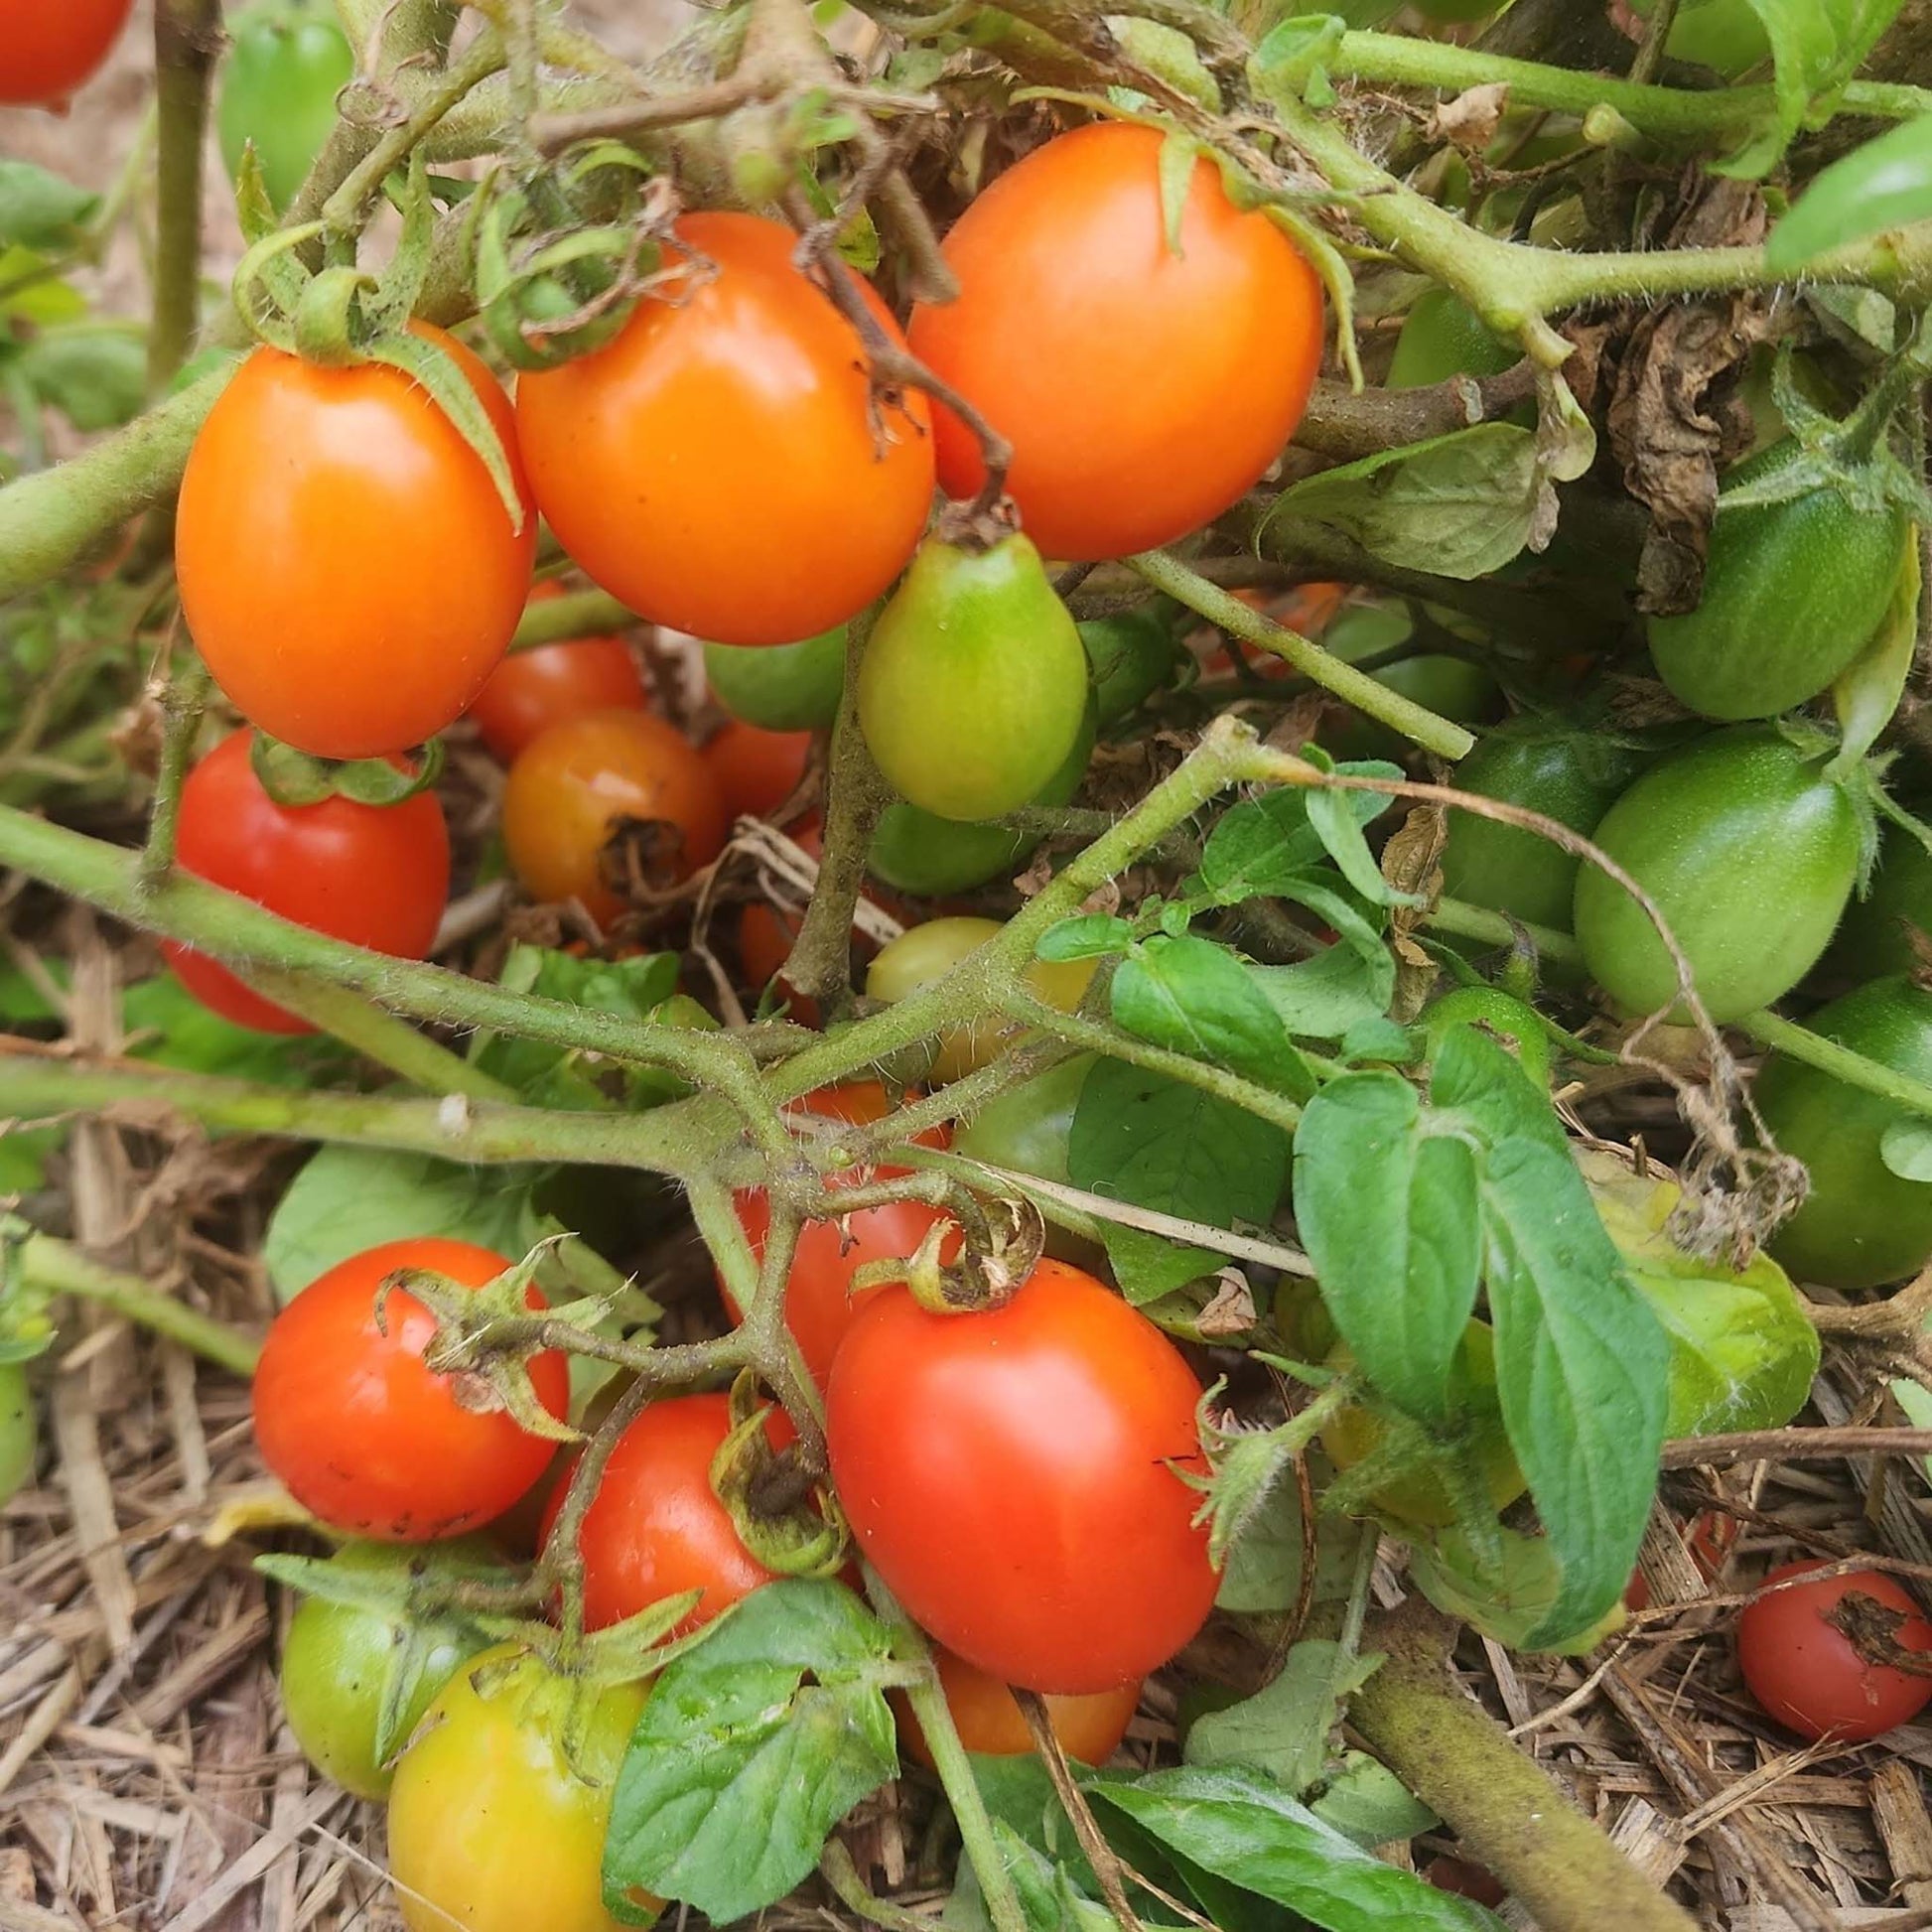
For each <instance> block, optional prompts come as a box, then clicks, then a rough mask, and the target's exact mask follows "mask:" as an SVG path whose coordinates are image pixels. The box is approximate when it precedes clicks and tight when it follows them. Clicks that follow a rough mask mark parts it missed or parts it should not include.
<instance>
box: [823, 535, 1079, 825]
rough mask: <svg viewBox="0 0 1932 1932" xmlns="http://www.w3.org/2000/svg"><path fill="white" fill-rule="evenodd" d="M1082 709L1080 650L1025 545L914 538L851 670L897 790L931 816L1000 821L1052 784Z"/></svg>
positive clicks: (876, 752)
mask: <svg viewBox="0 0 1932 1932" xmlns="http://www.w3.org/2000/svg"><path fill="white" fill-rule="evenodd" d="M1086 712H1087V653H1086V650H1085V647H1084V646H1083V645H1082V644H1081V642H1080V633H1079V631H1078V630H1077V629H1076V628H1075V627H1074V623H1073V620H1072V618H1071V617H1070V616H1068V614H1067V609H1066V606H1065V605H1063V604H1062V603H1061V602H1060V601H1059V599H1058V598H1057V597H1055V596H1054V595H1053V587H1052V585H1051V584H1050V583H1048V582H1047V580H1046V572H1045V569H1044V567H1043V566H1042V565H1041V563H1040V561H1039V552H1038V551H1037V550H1035V548H1034V546H1033V544H1032V543H1031V542H1030V541H1029V540H1028V539H1027V538H1026V537H1023V536H1010V537H1007V538H1004V539H1003V540H1002V541H1001V542H999V543H996V544H995V545H994V546H993V547H992V549H990V550H986V551H981V552H977V553H976V552H973V551H969V550H964V549H961V548H960V547H959V546H957V545H955V544H950V543H942V542H940V541H938V540H937V539H936V538H928V539H927V540H926V542H924V543H923V544H921V545H920V547H919V552H918V554H917V556H915V557H914V558H913V559H912V564H911V568H910V569H908V570H907V571H906V573H905V576H904V579H903V580H902V581H901V583H900V584H899V587H898V589H897V591H895V592H894V593H893V596H892V599H891V601H890V602H889V603H888V604H887V606H886V608H885V610H883V611H882V612H881V613H880V614H879V621H878V622H877V623H876V624H875V625H874V626H873V632H872V637H871V640H870V641H869V643H868V644H867V646H866V657H865V663H864V665H863V667H862V668H861V670H860V673H859V724H860V728H861V730H863V731H864V733H865V737H866V743H867V745H869V746H870V747H871V748H872V755H873V758H874V759H876V760H877V761H878V764H879V768H880V770H881V771H882V772H884V773H885V776H886V780H887V782H888V783H889V784H891V785H892V787H893V788H894V790H896V791H897V793H898V795H899V796H900V797H901V798H903V799H904V800H905V801H906V803H907V804H909V805H918V806H921V807H923V809H925V810H926V811H929V812H932V813H934V814H935V815H936V816H938V817H940V818H950V819H958V820H962V821H964V822H966V823H969V824H972V823H978V822H980V821H982V820H985V819H989V818H1001V817H1003V816H1005V814H1006V813H1008V812H1011V811H1017V810H1018V809H1019V808H1020V807H1021V806H1022V805H1024V804H1026V803H1027V801H1028V800H1029V799H1031V798H1034V797H1035V796H1036V795H1037V794H1038V793H1039V791H1040V790H1041V788H1042V787H1043V786H1045V785H1047V784H1049V783H1051V781H1052V779H1053V776H1054V774H1055V773H1056V772H1057V771H1058V770H1059V769H1060V767H1061V766H1062V765H1063V764H1064V763H1065V762H1066V759H1067V755H1068V754H1069V753H1070V752H1071V751H1072V749H1073V746H1074V743H1075V741H1076V740H1077V739H1078V737H1079V735H1080V727H1081V723H1082V721H1083V720H1084V718H1085V717H1086Z"/></svg>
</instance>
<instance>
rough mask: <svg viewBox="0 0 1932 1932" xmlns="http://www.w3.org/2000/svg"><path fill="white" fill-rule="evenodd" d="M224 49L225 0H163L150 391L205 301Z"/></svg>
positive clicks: (173, 362) (157, 35)
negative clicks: (209, 177)
mask: <svg viewBox="0 0 1932 1932" xmlns="http://www.w3.org/2000/svg"><path fill="white" fill-rule="evenodd" d="M220 51H221V0H157V4H156V7H155V10H154V68H155V94H156V98H157V101H158V103H159V107H160V141H159V145H158V148H157V151H156V155H155V182H156V196H157V210H158V211H157V214H156V219H155V262H154V305H153V315H152V319H151V320H150V323H149V326H148V393H149V394H150V395H151V396H152V395H158V394H159V393H160V392H161V391H162V390H163V389H165V388H166V387H167V386H168V382H169V379H170V378H171V377H172V376H173V375H174V373H175V371H176V370H177V369H178V368H180V367H181V365H182V364H183V362H185V361H186V360H187V359H188V354H189V350H190V348H191V347H192V346H193V345H194V341H195V332H196V330H197V328H198V327H199V325H200V321H201V306H202V156H203V153H204V151H205V150H206V149H207V102H208V81H209V77H210V76H211V75H212V73H213V71H214V62H215V57H216V56H217V55H218V54H219V53H220Z"/></svg>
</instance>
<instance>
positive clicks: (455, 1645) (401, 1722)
mask: <svg viewBox="0 0 1932 1932" xmlns="http://www.w3.org/2000/svg"><path fill="white" fill-rule="evenodd" d="M333 1562H334V1566H335V1567H337V1568H339V1569H343V1570H352V1571H368V1572H372V1573H377V1574H382V1573H387V1574H388V1575H389V1576H391V1577H394V1578H396V1579H398V1580H400V1579H403V1578H406V1577H408V1576H409V1574H410V1572H411V1567H412V1566H411V1559H410V1557H409V1556H408V1554H407V1553H405V1552H402V1551H398V1550H396V1549H393V1548H390V1547H388V1546H386V1545H383V1544H379V1543H347V1544H345V1545H344V1546H343V1548H342V1549H341V1550H339V1551H338V1552H337V1553H336V1556H335V1558H334V1559H333ZM474 1648H475V1639H474V1638H471V1637H468V1636H466V1634H465V1633H464V1632H463V1631H462V1629H461V1628H460V1627H458V1626H456V1625H454V1624H452V1625H449V1626H447V1627H438V1626H435V1625H421V1626H405V1625H404V1624H402V1623H399V1622H397V1621H396V1620H395V1619H393V1618H390V1617H387V1616H384V1615H383V1614H382V1613H381V1612H380V1611H378V1610H370V1609H363V1608H360V1607H358V1606H357V1605H355V1604H352V1603H337V1602H332V1601H331V1600H330V1599H329V1598H327V1597H324V1596H305V1597H304V1598H303V1599H302V1603H301V1605H300V1607H299V1608H298V1609H297V1610H296V1612H295V1615H294V1616H293V1617H292V1618H291V1619H290V1622H289V1635H288V1642H287V1644H286V1645H285V1646H284V1647H283V1651H282V1709H283V1712H284V1714H285V1715H286V1716H287V1718H288V1721H289V1728H290V1729H291V1730H292V1731H294V1732H295V1741H296V1742H297V1743H298V1744H300V1745H301V1746H302V1750H303V1754H304V1756H306V1757H307V1758H308V1760H309V1762H310V1763H311V1764H313V1765H314V1766H315V1767H316V1769H317V1770H318V1771H320V1772H322V1774H323V1775H324V1776H325V1777H328V1778H332V1779H334V1780H335V1782H336V1783H338V1784H340V1785H341V1786H342V1787H343V1789H344V1790H345V1791H351V1792H353V1793H354V1794H355V1796H356V1797H358V1798H383V1797H387V1796H388V1793H389V1784H390V1779H391V1777H392V1776H393V1771H392V1768H391V1761H392V1760H393V1758H394V1756H395V1754H396V1753H397V1752H399V1751H400V1750H401V1749H402V1747H403V1745H404V1744H406V1743H407V1742H408V1741H409V1736H410V1733H411V1732H412V1731H413V1730H414V1729H415V1728H416V1726H417V1725H419V1724H420V1723H421V1722H422V1719H423V1714H424V1712H426V1711H427V1710H428V1709H429V1707H430V1702H431V1700H432V1699H433V1698H434V1697H435V1696H436V1694H437V1693H438V1692H439V1691H440V1690H442V1688H443V1687H444V1685H445V1684H447V1683H448V1682H449V1681H450V1677H451V1675H452V1673H454V1671H455V1670H456V1668H457V1666H458V1665H459V1664H461V1663H462V1662H463V1660H464V1658H465V1657H466V1656H468V1655H469V1654H470V1652H471V1650H473V1649H474ZM385 1704H386V1705H387V1706H388V1708H389V1713H390V1715H389V1721H388V1724H387V1725H386V1727H385V1725H384V1722H383V1713H384V1707H385ZM385 1744H386V1746H387V1748H386V1749H385V1748H384V1746H385Z"/></svg>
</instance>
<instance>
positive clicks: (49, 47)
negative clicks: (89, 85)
mask: <svg viewBox="0 0 1932 1932" xmlns="http://www.w3.org/2000/svg"><path fill="white" fill-rule="evenodd" d="M133 11H134V0H0V105H5V106H23V107H54V106H58V105H60V104H61V103H62V102H64V101H65V100H66V99H67V97H68V96H69V94H70V93H72V92H73V90H74V89H75V88H76V87H79V86H81V85H82V84H83V83H84V82H86V81H88V80H90V79H92V78H93V75H94V71H95V69H97V68H99V67H100V65H101V63H102V62H103V61H105V60H106V59H107V57H108V55H109V54H111V53H112V52H113V51H114V43H115V42H116V41H117V40H119V39H120V37H121V29H122V28H123V27H125V26H126V25H127V17H128V15H129V14H130V13H132V12H133Z"/></svg>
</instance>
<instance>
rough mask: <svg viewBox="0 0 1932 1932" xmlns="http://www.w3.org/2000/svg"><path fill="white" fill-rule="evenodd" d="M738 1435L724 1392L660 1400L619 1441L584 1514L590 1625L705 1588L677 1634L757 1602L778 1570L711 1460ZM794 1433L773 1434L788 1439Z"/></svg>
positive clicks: (553, 1507)
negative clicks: (741, 1530) (719, 1484)
mask: <svg viewBox="0 0 1932 1932" xmlns="http://www.w3.org/2000/svg"><path fill="white" fill-rule="evenodd" d="M730 1434H731V1404H730V1402H729V1401H728V1400H727V1399H726V1398H725V1397H724V1396H722V1395H686V1396H676V1397H673V1398H672V1399H671V1400H670V1401H668V1402H653V1403H652V1404H651V1405H650V1407H649V1408H648V1409H646V1410H645V1411H644V1413H643V1414H642V1415H641V1416H639V1417H638V1418H637V1420H636V1421H635V1422H633V1423H632V1424H631V1425H630V1427H629V1428H628V1429H626V1430H625V1431H624V1432H623V1434H622V1435H621V1436H620V1437H619V1438H618V1444H617V1447H616V1448H615V1449H613V1450H612V1451H611V1459H610V1461H609V1462H607V1463H606V1464H605V1465H604V1475H603V1478H602V1479H601V1480H600V1481H599V1483H598V1485H597V1494H596V1495H595V1496H594V1497H593V1498H592V1499H591V1506H590V1508H589V1510H588V1511H586V1512H585V1516H584V1528H583V1532H582V1534H581V1535H580V1537H579V1538H578V1547H579V1549H581V1550H582V1552H583V1555H584V1622H585V1625H586V1627H587V1628H589V1629H592V1630H602V1629H603V1628H604V1627H605V1626H606V1625H607V1624H611V1623H619V1622H621V1621H622V1620H623V1618H625V1617H627V1616H634V1615H636V1613H637V1612H638V1611H639V1610H643V1609H648V1608H649V1607H650V1605H651V1604H653V1603H657V1602H661V1601H662V1600H663V1599H664V1598H665V1597H667V1596H679V1595H682V1594H683V1592H684V1591H685V1590H687V1589H701V1590H703V1591H704V1598H703V1600H702V1601H701V1602H700V1603H699V1604H698V1606H697V1608H696V1609H694V1610H693V1611H692V1612H691V1614H690V1615H689V1616H688V1617H686V1618H685V1620H684V1621H683V1622H682V1623H680V1624H679V1625H678V1626H677V1630H678V1634H679V1635H682V1634H683V1633H684V1632H685V1631H687V1630H695V1629H696V1628H697V1627H698V1626H699V1625H700V1624H701V1623H709V1622H710V1621H711V1619H712V1618H713V1617H714V1616H718V1615H720V1614H722V1613H723V1612H724V1611H726V1610H728V1609H730V1608H731V1606H732V1605H733V1604H734V1603H736V1602H737V1601H738V1600H739V1599H740V1598H741V1597H744V1596H749V1595H750V1594H751V1593H752V1591H753V1590H755V1589H757V1588H758V1587H759V1585H760V1584H768V1583H769V1582H770V1581H771V1579H772V1576H773V1574H774V1573H773V1572H771V1571H769V1570H767V1569H765V1567H764V1566H763V1564H761V1563H759V1560H758V1559H757V1558H756V1557H755V1556H753V1554H752V1553H751V1551H749V1550H748V1549H746V1547H745V1545H744V1543H743V1542H742V1541H741V1540H740V1538H739V1534H738V1531H737V1529H736V1528H735V1527H734V1526H733V1523H732V1519H731V1513H730V1511H728V1510H727V1509H726V1508H725V1505H724V1504H723V1503H722V1502H720V1501H719V1500H718V1492H717V1491H716V1490H715V1489H713V1488H712V1486H711V1463H712V1458H713V1457H714V1456H715V1455H716V1454H717V1453H718V1451H719V1449H721V1448H722V1447H723V1446H724V1441H725V1438H726V1437H727V1436H728V1435H730ZM790 1434H791V1431H790V1429H789V1427H788V1426H786V1427H785V1428H783V1429H782V1430H774V1431H772V1435H773V1439H774V1442H775V1441H776V1440H777V1438H778V1437H779V1436H780V1435H782V1436H783V1437H784V1438H785V1439H786V1440H788V1439H789V1437H790ZM567 1487H568V1479H567V1478H566V1480H565V1481H563V1482H559V1483H558V1485H557V1490H556V1494H555V1495H554V1496H553V1497H552V1498H551V1502H550V1507H549V1508H548V1509H546V1510H545V1511H544V1517H543V1540H544V1542H545V1543H548V1542H549V1540H550V1532H551V1530H552V1528H553V1527H554V1526H555V1524H556V1521H557V1512H558V1511H559V1510H560V1509H562V1507H563V1503H564V1492H565V1490H566V1488H567Z"/></svg>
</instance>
